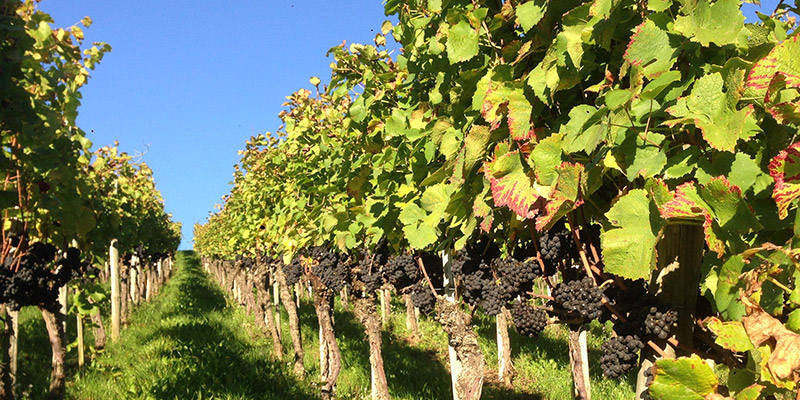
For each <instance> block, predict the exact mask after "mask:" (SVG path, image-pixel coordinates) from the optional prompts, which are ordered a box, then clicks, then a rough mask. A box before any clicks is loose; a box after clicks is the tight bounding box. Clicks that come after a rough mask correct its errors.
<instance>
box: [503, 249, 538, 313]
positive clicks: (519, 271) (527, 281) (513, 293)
mask: <svg viewBox="0 0 800 400" xmlns="http://www.w3.org/2000/svg"><path fill="white" fill-rule="evenodd" d="M494 266H495V269H496V270H497V274H498V275H499V276H500V286H499V288H498V290H499V291H500V297H501V298H502V299H503V301H504V302H510V301H512V300H514V299H515V298H516V297H517V296H523V295H525V293H526V292H530V291H531V290H533V282H534V280H535V279H536V277H537V276H540V275H541V272H542V270H541V268H539V264H538V263H537V262H536V261H535V260H534V261H533V262H523V261H519V260H516V259H514V258H511V257H509V258H506V259H504V260H499V259H498V260H496V261H495V263H494Z"/></svg>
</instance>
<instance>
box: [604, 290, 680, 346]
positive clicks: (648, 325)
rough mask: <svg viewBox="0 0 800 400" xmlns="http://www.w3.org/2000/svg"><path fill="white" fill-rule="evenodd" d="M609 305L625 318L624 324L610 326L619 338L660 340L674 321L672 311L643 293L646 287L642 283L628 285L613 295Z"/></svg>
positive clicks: (669, 329) (675, 315)
mask: <svg viewBox="0 0 800 400" xmlns="http://www.w3.org/2000/svg"><path fill="white" fill-rule="evenodd" d="M613 304H614V307H615V308H616V309H617V311H619V312H621V313H622V314H623V315H624V316H625V322H621V321H617V322H616V323H615V325H614V330H615V331H617V332H618V333H619V334H621V335H637V336H639V337H642V338H645V337H647V339H652V340H656V338H658V339H660V340H664V339H666V338H668V337H669V334H670V331H671V328H672V326H674V325H675V323H676V322H678V314H677V313H676V312H675V311H672V310H669V309H668V308H667V307H665V306H664V305H663V304H661V302H659V301H658V299H657V298H656V297H655V296H653V295H650V294H648V293H647V285H646V284H645V283H644V281H643V280H639V281H634V282H629V283H627V284H626V290H624V291H622V290H620V291H617V292H616V293H614V296H613Z"/></svg>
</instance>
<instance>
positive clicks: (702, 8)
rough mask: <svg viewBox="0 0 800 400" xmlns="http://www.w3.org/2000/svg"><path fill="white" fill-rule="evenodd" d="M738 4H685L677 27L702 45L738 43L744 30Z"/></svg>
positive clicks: (721, 0) (723, 0)
mask: <svg viewBox="0 0 800 400" xmlns="http://www.w3.org/2000/svg"><path fill="white" fill-rule="evenodd" d="M739 7H740V0H717V1H716V2H714V4H711V3H709V2H708V1H707V0H698V1H696V2H691V3H686V5H685V6H684V7H683V9H682V10H681V11H682V13H683V14H684V15H679V16H678V17H677V18H676V19H675V30H676V31H677V32H680V33H681V34H682V35H683V36H686V37H687V38H689V39H691V40H692V41H693V42H699V43H700V44H702V45H703V46H708V45H709V44H710V43H714V44H716V45H718V46H724V45H726V44H735V43H736V42H737V41H738V40H739V32H741V31H742V29H744V15H743V14H742V12H741V10H740V9H739Z"/></svg>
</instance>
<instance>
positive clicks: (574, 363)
mask: <svg viewBox="0 0 800 400" xmlns="http://www.w3.org/2000/svg"><path fill="white" fill-rule="evenodd" d="M568 340H569V365H570V369H571V370H572V382H573V389H574V392H573V394H574V395H575V398H576V399H580V400H591V399H592V386H591V383H590V382H589V352H588V350H587V343H586V331H585V330H583V329H582V328H581V327H576V328H573V327H570V329H569V339H568Z"/></svg>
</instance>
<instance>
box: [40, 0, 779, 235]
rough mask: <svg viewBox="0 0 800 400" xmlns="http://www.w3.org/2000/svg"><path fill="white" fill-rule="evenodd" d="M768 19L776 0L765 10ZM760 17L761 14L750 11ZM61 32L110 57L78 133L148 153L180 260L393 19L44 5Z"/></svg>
mask: <svg viewBox="0 0 800 400" xmlns="http://www.w3.org/2000/svg"><path fill="white" fill-rule="evenodd" d="M762 4H763V5H762V7H761V10H762V12H764V13H766V14H769V13H771V12H772V10H773V9H774V7H775V4H777V0H770V1H762ZM745 7H746V14H751V15H752V9H753V8H755V6H753V5H749V4H746V5H745ZM39 8H40V9H41V10H43V11H45V12H47V13H49V14H50V15H51V16H52V17H53V19H54V20H55V26H70V25H73V24H76V23H78V22H79V21H80V20H81V18H83V17H84V16H87V15H88V16H90V17H91V18H92V20H93V21H94V24H93V25H92V26H91V28H89V29H87V30H85V33H86V39H87V43H88V42H92V41H103V42H107V43H109V44H111V46H112V48H113V50H112V52H111V53H109V54H107V55H106V57H105V59H104V60H103V62H102V63H101V64H100V65H99V66H98V67H97V70H96V71H94V72H93V73H92V78H91V80H90V81H89V84H88V85H87V86H86V87H84V89H83V90H82V93H83V103H82V106H81V108H80V109H79V112H80V114H79V117H78V125H79V126H80V127H81V128H82V129H83V130H85V131H86V132H87V134H88V137H89V139H90V140H92V142H93V143H94V145H95V148H97V147H100V146H105V145H108V144H111V143H113V142H114V140H119V142H120V145H119V147H120V149H121V150H122V151H127V152H128V153H130V154H137V153H144V155H143V157H142V159H143V160H144V161H145V162H146V163H147V164H148V165H150V167H152V168H153V171H154V175H155V179H156V184H157V187H158V189H159V190H160V191H161V193H162V195H163V196H164V199H165V203H166V208H167V211H168V212H171V213H172V214H173V216H174V218H175V219H176V220H178V221H181V222H182V223H183V242H182V243H181V249H190V248H191V246H192V245H191V239H192V227H193V225H194V224H195V223H196V222H203V221H205V219H206V217H207V216H208V214H209V212H211V211H213V210H214V204H218V203H220V202H221V197H222V196H223V195H225V194H227V193H229V192H230V185H229V182H230V181H231V179H232V174H233V165H234V164H236V162H237V161H238V155H237V153H236V152H237V150H239V149H241V148H243V147H244V142H245V140H247V139H248V138H249V137H250V136H251V135H254V134H257V133H263V132H268V131H269V132H274V131H275V130H276V129H277V128H278V126H279V125H280V120H279V119H278V117H277V115H278V112H280V110H281V109H282V107H281V104H282V103H283V101H284V99H285V96H287V95H289V94H291V93H292V92H294V91H296V90H297V89H299V88H301V87H306V88H309V89H310V88H311V85H310V84H309V83H308V79H309V77H311V76H318V77H320V78H321V79H322V81H323V82H327V81H328V80H329V78H330V68H329V64H330V61H331V60H330V59H328V58H326V57H325V53H326V52H327V50H328V49H329V48H331V47H333V46H336V45H338V44H340V43H342V41H343V40H346V41H347V43H353V42H355V43H372V39H373V38H374V36H375V34H376V33H377V32H379V31H380V26H381V23H382V22H383V21H385V20H386V19H387V18H386V16H385V15H384V14H383V5H382V2H381V1H379V0H373V1H366V0H357V1H356V0H345V1H330V0H328V1H316V0H314V1H310V0H296V1H274V0H270V1H267V0H260V1H255V0H240V1H236V2H227V1H213V2H212V1H205V0H194V1H188V0H168V1H153V0H137V1H109V0H43V1H42V2H41V3H40V5H39Z"/></svg>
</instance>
